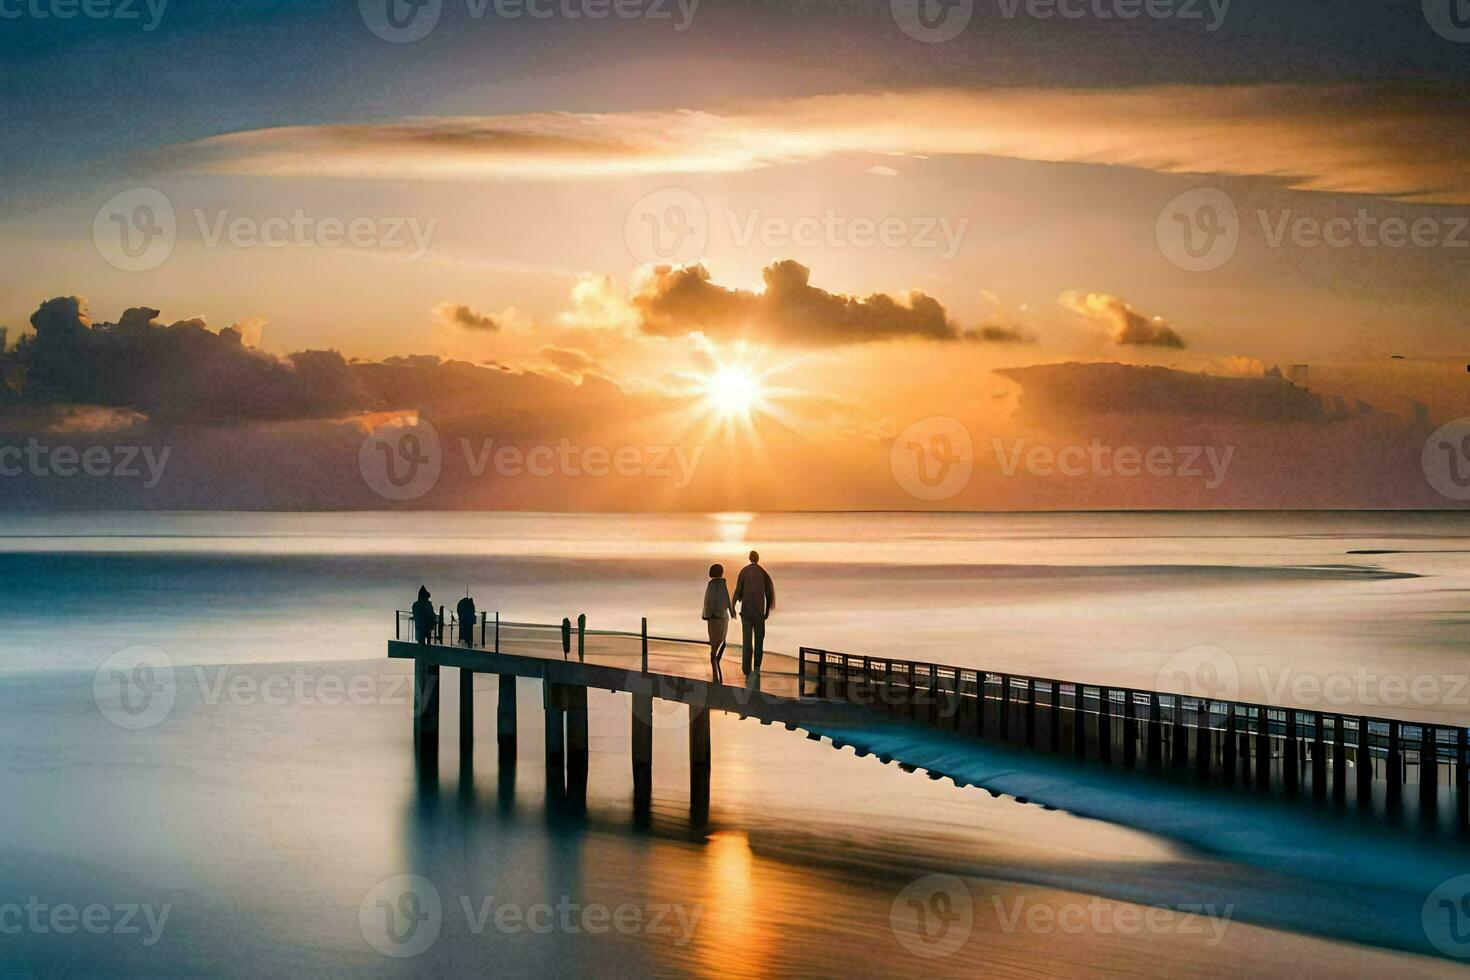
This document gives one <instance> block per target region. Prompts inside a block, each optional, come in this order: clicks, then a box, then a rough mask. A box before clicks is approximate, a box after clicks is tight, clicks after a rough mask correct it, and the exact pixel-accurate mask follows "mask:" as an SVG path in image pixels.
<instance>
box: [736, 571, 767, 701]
mask: <svg viewBox="0 0 1470 980" xmlns="http://www.w3.org/2000/svg"><path fill="white" fill-rule="evenodd" d="M735 601H736V602H738V603H740V666H741V668H742V669H743V670H744V671H745V674H746V676H747V677H748V676H750V674H751V673H757V674H758V673H760V669H761V655H762V653H763V652H764V650H763V648H764V646H765V643H766V620H767V619H769V618H770V616H771V610H773V609H775V608H776V586H775V584H774V583H773V582H772V581H771V576H770V575H768V574H766V570H765V569H764V568H762V567H761V556H760V554H759V553H758V552H755V551H752V552H751V553H750V564H749V565H746V566H745V567H744V568H742V569H741V570H740V576H739V577H738V578H737V579H735ZM752 665H753V666H754V668H755V669H754V671H752V669H751V668H752Z"/></svg>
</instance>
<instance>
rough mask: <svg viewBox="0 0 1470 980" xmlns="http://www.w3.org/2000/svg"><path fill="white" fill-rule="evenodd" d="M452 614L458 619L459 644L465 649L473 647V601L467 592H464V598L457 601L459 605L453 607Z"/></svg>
mask: <svg viewBox="0 0 1470 980" xmlns="http://www.w3.org/2000/svg"><path fill="white" fill-rule="evenodd" d="M454 614H455V616H456V617H457V618H458V619H459V642H461V643H463V644H464V645H465V646H467V647H472V646H474V645H475V600H473V599H471V598H470V593H469V590H466V591H465V594H464V598H463V599H461V600H459V605H457V606H455V607H454Z"/></svg>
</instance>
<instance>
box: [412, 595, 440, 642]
mask: <svg viewBox="0 0 1470 980" xmlns="http://www.w3.org/2000/svg"><path fill="white" fill-rule="evenodd" d="M411 613H412V616H413V628H414V632H415V633H416V634H417V637H418V641H419V642H420V643H424V644H427V643H428V642H429V641H430V640H431V639H433V637H434V627H435V626H436V625H437V624H438V620H439V617H438V616H437V615H435V613H434V604H433V603H432V602H430V601H429V590H428V589H427V588H426V587H425V586H422V585H421V586H419V597H418V601H416V602H415V603H414V604H413V609H412V611H411Z"/></svg>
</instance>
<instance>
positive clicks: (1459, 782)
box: [1455, 728, 1470, 830]
mask: <svg viewBox="0 0 1470 980" xmlns="http://www.w3.org/2000/svg"><path fill="white" fill-rule="evenodd" d="M1467 764H1470V731H1467V730H1466V729H1464V728H1456V729H1455V808H1456V810H1457V811H1458V813H1457V817H1458V819H1459V822H1460V828H1461V829H1462V830H1463V829H1464V828H1465V827H1466V826H1470V770H1467V769H1466V768H1465V766H1466V765H1467Z"/></svg>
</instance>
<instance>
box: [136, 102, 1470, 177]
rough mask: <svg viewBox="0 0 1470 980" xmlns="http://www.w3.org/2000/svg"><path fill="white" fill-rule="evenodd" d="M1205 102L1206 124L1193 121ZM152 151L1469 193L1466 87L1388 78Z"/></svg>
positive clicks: (489, 170)
mask: <svg viewBox="0 0 1470 980" xmlns="http://www.w3.org/2000/svg"><path fill="white" fill-rule="evenodd" d="M1456 105H1458V106H1459V108H1458V109H1456V108H1455V106H1456ZM1205 118H1207V119H1209V120H1210V125H1208V126H1202V125H1200V120H1201V119H1205ZM1385 133H1390V134H1392V138H1385V135H1384V134H1385ZM159 152H160V155H161V158H160V160H159V161H158V162H159V163H160V164H161V165H162V166H163V167H165V168H166V169H171V170H175V171H182V172H188V173H227V174H249V175H269V176H296V177H342V178H390V179H415V180H418V179H423V180H484V179H505V180H517V179H562V178H602V177H617V176H633V175H640V174H677V173H728V172H734V171H744V170H751V169H755V168H758V167H767V166H772V165H777V164H783V163H800V162H805V161H811V160H819V159H823V158H826V157H831V156H835V155H838V154H844V153H887V154H895V155H897V154H904V155H915V156H925V155H939V154H966V155H975V154H986V155H992V156H1003V157H1014V158H1018V159H1026V160H1044V161H1052V162H1080V163H1105V164H1114V165H1121V166H1129V167H1137V168H1143V169H1149V170H1156V171H1160V172H1165V173H1215V174H1233V175H1253V176H1261V177H1269V178H1271V179H1273V180H1279V181H1281V182H1283V183H1285V184H1287V185H1288V186H1291V187H1296V188H1300V189H1305V190H1314V191H1332V192H1343V193H1357V194H1377V195H1384V196H1389V197H1398V198H1405V199H1409V198H1413V199H1420V200H1426V201H1445V202H1458V203H1470V95H1467V94H1466V93H1464V92H1450V91H1447V90H1445V89H1444V88H1443V87H1437V88H1431V87H1428V86H1416V85H1394V84H1387V83H1354V84H1333V85H1304V84H1303V85H1240V86H1188V85H1176V86H1154V87H1142V88H1129V89H988V90H952V89H940V90H933V89H925V90H909V91H903V92H865V93H849V94H839V95H826V96H813V97H806V98H796V99H785V100H779V101H773V102H765V103H760V104H755V105H750V106H745V107H739V108H730V109H723V110H719V111H688V110H681V111H661V112H619V113H587V112H583V113H526V114H520V115H505V116H481V117H454V118H428V119H412V120H400V121H392V122H385V123H379V124H369V125H329V126H296V127H287V128H279V129H264V130H252V131H246V132H240V133H232V134H227V135H222V136H216V137H211V138H209V139H205V140H200V141H197V142H193V143H187V144H183V145H180V146H174V147H169V148H165V149H164V150H162V151H159Z"/></svg>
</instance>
